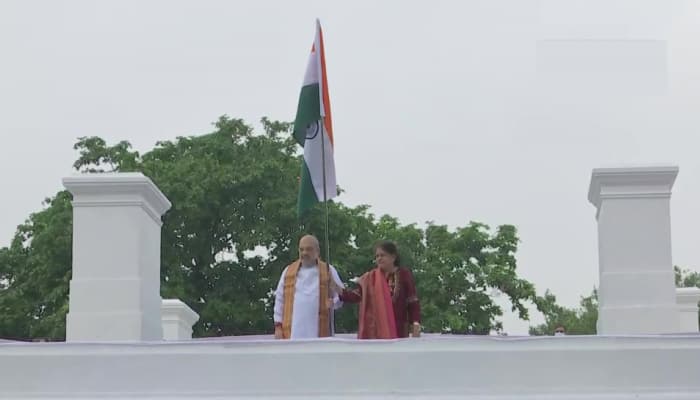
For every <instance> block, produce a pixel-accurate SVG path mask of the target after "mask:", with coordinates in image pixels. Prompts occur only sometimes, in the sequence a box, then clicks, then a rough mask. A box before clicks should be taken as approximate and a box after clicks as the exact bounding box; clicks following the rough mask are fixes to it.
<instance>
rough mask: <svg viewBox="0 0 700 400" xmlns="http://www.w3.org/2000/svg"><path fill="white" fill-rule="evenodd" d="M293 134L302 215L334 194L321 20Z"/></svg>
mask: <svg viewBox="0 0 700 400" xmlns="http://www.w3.org/2000/svg"><path fill="white" fill-rule="evenodd" d="M294 138H295V139H296V141H297V142H298V143H299V145H301V146H302V147H303V148H304V162H303V163H302V166H301V185H300V188H299V200H298V204H297V207H298V213H299V217H302V216H303V215H304V213H305V212H306V211H307V210H308V209H309V208H311V207H312V206H313V205H314V204H315V203H317V202H319V201H326V200H330V199H332V198H334V197H336V196H337V195H338V192H337V190H336V181H335V161H334V158H333V125H332V124H331V105H330V100H329V97H328V77H327V76H326V59H325V52H324V49H323V33H322V32H321V23H320V22H319V21H318V20H316V37H315V39H314V44H313V46H312V47H311V54H310V55H309V62H308V64H307V65H306V74H304V83H303V84H302V86H301V93H300V94H299V105H298V106H297V115H296V118H295V119H294Z"/></svg>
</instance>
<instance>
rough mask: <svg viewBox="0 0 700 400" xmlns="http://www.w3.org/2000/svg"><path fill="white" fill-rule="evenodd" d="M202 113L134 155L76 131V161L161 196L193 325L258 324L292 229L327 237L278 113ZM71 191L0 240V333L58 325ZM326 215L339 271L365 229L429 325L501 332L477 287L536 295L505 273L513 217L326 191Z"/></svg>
mask: <svg viewBox="0 0 700 400" xmlns="http://www.w3.org/2000/svg"><path fill="white" fill-rule="evenodd" d="M214 125H215V130H214V131H213V132H212V133H210V134H206V135H202V136H190V137H178V138H177V139H176V140H172V141H163V142H159V143H157V144H156V146H155V148H153V149H152V150H151V151H148V152H146V153H144V154H139V153H138V152H137V151H134V150H133V149H132V148H131V145H130V144H129V143H128V142H126V141H122V142H119V143H117V144H114V145H109V144H107V143H106V142H105V141H104V140H103V139H101V138H99V137H84V138H80V139H79V141H78V142H77V143H76V144H75V150H77V152H78V159H77V160H76V162H75V164H74V167H75V169H76V170H78V171H81V172H92V173H98V172H110V171H118V172H133V171H140V172H142V173H144V174H145V175H146V176H148V177H150V178H151V179H152V180H153V181H154V182H155V184H156V185H157V186H158V187H159V188H160V189H161V190H162V191H163V193H164V194H165V195H166V196H167V197H168V198H169V199H170V201H171V202H172V204H173V206H172V208H171V210H169V211H168V212H167V213H166V215H165V216H164V217H163V228H162V243H161V295H162V297H163V298H179V299H181V300H183V301H184V302H186V303H187V304H189V305H190V306H191V307H192V308H193V309H194V310H195V311H197V312H198V313H199V314H200V320H199V322H198V323H197V324H196V325H195V329H194V334H195V335H196V336H221V335H240V334H259V333H269V332H271V331H272V321H271V318H272V317H271V314H272V311H271V308H272V290H273V288H274V287H275V286H276V284H277V281H278V279H279V276H280V273H281V271H282V270H283V268H284V267H285V266H286V265H287V264H288V263H290V262H291V261H293V260H295V259H296V258H297V250H296V248H297V240H298V239H299V237H300V236H301V235H302V234H305V233H312V234H315V235H317V236H318V237H319V239H320V240H321V242H322V248H325V238H324V234H323V226H324V224H323V212H322V208H321V207H320V206H319V207H317V208H316V209H314V210H312V212H311V214H310V216H309V218H308V220H306V221H304V223H303V225H302V224H300V223H299V221H298V220H297V217H296V198H297V191H298V184H299V183H298V179H299V177H298V173H299V171H300V166H301V164H300V163H301V158H300V151H299V148H298V146H297V145H296V143H295V142H294V141H293V139H292V138H291V135H290V126H291V125H290V124H289V123H284V122H276V121H269V120H267V119H263V120H262V125H263V129H264V132H262V133H255V132H254V131H253V128H252V127H251V126H249V125H247V124H246V123H244V122H243V121H242V120H239V119H231V118H228V117H222V118H220V119H219V120H218V121H217V122H216V123H215V124H214ZM70 200H71V196H70V194H69V193H67V192H65V191H62V192H59V193H57V194H56V195H55V196H54V197H52V198H50V199H47V201H46V203H45V208H44V209H43V210H41V211H38V212H36V213H34V214H32V215H30V216H29V218H28V219H27V221H26V222H25V223H24V224H23V225H21V226H20V227H18V230H17V233H16V235H15V237H14V239H13V241H12V243H11V245H10V246H9V247H7V248H2V249H0V336H4V337H14V338H33V337H48V338H54V339H61V338H63V337H64V334H65V314H66V312H67V308H68V284H69V281H70V275H71V240H72V238H71V235H72V208H71V204H70ZM329 215H330V221H331V226H330V238H329V240H330V245H331V246H330V247H331V256H332V262H333V264H334V265H335V266H336V267H337V268H338V270H339V272H340V274H341V277H342V278H343V280H344V281H346V282H348V281H349V280H350V279H352V278H354V277H358V276H359V275H361V274H362V273H363V272H365V271H367V270H368V269H369V268H371V258H372V254H373V252H372V246H373V244H374V243H375V242H376V241H377V240H379V239H385V238H386V239H392V240H395V241H396V242H397V243H398V244H399V247H400V249H401V252H402V257H403V258H404V260H405V264H406V265H408V266H409V267H410V268H412V270H413V272H414V275H415V278H416V282H417V286H418V291H419V295H420V298H421V302H422V307H423V316H424V321H423V323H424V326H425V328H426V330H427V331H430V332H453V333H478V334H486V333H488V332H489V331H492V330H500V329H501V322H500V320H499V316H501V315H502V313H503V310H501V308H500V307H499V306H498V305H496V304H495V303H494V302H493V301H492V299H491V297H490V296H489V293H490V292H491V291H492V290H493V289H498V290H500V291H501V292H503V293H505V295H506V296H508V298H509V299H510V300H511V303H512V307H513V310H515V311H517V312H518V313H519V315H520V316H521V318H524V319H527V318H528V310H527V305H528V304H530V303H533V302H534V303H536V304H538V306H539V305H540V303H541V304H544V303H543V302H541V301H540V300H541V299H539V298H538V297H536V295H535V288H534V286H533V285H532V284H531V283H529V282H527V281H525V280H523V279H520V278H518V276H517V273H516V258H515V253H516V251H517V245H518V237H517V231H516V229H515V227H513V226H510V225H504V226H499V227H497V228H495V229H493V230H492V229H490V228H489V227H488V226H486V225H484V224H481V223H476V222H470V223H468V224H466V225H465V226H463V227H459V228H456V229H448V227H447V226H444V225H438V224H434V223H427V224H426V225H425V226H424V227H420V226H418V225H415V224H409V225H404V224H401V223H400V222H399V221H398V220H397V219H396V218H393V217H391V216H387V215H384V216H380V217H375V216H374V215H373V214H371V213H370V209H369V207H368V206H358V207H348V206H346V205H343V204H342V203H338V202H330V204H329ZM356 326H357V310H356V308H355V307H352V306H346V307H344V308H343V309H342V310H341V311H340V312H339V313H338V314H337V319H336V327H337V330H338V331H339V332H350V331H354V330H355V329H356Z"/></svg>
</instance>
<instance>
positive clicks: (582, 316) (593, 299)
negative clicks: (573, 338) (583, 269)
mask: <svg viewBox="0 0 700 400" xmlns="http://www.w3.org/2000/svg"><path fill="white" fill-rule="evenodd" d="M539 304H540V310H541V311H542V312H543V314H544V318H545V322H544V323H543V324H540V325H537V326H532V327H530V335H535V336H541V335H553V334H554V330H555V329H556V327H557V326H563V327H564V328H565V329H566V333H567V334H568V335H595V333H596V323H597V321H598V291H597V290H596V289H593V293H591V294H590V295H588V296H586V297H582V298H581V302H580V303H579V307H577V308H566V307H562V306H560V305H558V304H557V303H556V297H555V296H554V295H553V294H552V293H551V292H549V291H547V292H546V293H545V295H544V296H543V297H542V298H541V299H540V300H539Z"/></svg>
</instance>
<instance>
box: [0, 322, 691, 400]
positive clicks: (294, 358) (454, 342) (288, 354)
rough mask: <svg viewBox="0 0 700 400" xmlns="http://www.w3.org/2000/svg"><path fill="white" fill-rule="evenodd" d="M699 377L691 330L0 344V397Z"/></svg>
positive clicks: (570, 386)
mask: <svg viewBox="0 0 700 400" xmlns="http://www.w3.org/2000/svg"><path fill="white" fill-rule="evenodd" d="M699 374H700V335H687V336H680V335H679V336H637V337H634V336H627V337H604V336H603V337H601V336H566V337H539V338H514V337H510V338H508V337H458V336H437V337H434V336H428V337H425V338H421V339H405V340H392V341H358V340H353V339H340V338H329V339H317V340H298V341H274V340H266V339H262V340H245V339H241V338H236V339H235V340H227V339H218V340H196V339H195V340H190V341H183V342H160V343H134V344H126V343H113V344H109V343H84V344H81V343H29V344H27V343H16V344H4V343H3V344H0V381H1V382H2V387H3V390H2V391H1V392H0V398H16V397H22V398H33V399H40V398H46V399H50V398H57V397H61V398H81V399H86V398H95V399H98V398H110V399H115V398H131V399H152V398H161V399H162V398H180V399H195V398H207V399H212V398H229V399H252V398H257V399H260V398H274V399H292V398H294V399H301V398H314V397H316V398H337V399H340V398H342V399H380V398H382V399H394V398H395V399H398V398H406V397H408V398H411V399H451V398H462V399H487V398H488V399H491V400H494V399H610V400H612V399H617V400H619V399H633V398H634V399H697V398H700V380H698V379H697V377H698V375H699ZM76 377H80V382H79V384H78V382H76V381H75V379H76Z"/></svg>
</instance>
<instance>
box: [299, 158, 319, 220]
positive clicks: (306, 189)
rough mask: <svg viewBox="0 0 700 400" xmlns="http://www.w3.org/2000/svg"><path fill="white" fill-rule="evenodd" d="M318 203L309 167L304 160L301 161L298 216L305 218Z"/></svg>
mask: <svg viewBox="0 0 700 400" xmlns="http://www.w3.org/2000/svg"><path fill="white" fill-rule="evenodd" d="M317 202H318V199H317V198H316V191H315V190H314V185H313V183H312V182H311V174H310V173H309V167H308V166H307V165H306V162H304V160H303V159H302V161H301V184H300V185H299V199H298V201H297V215H298V216H299V218H303V217H304V214H306V212H307V211H308V210H309V209H310V208H311V207H313V206H314V204H316V203H317Z"/></svg>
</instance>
